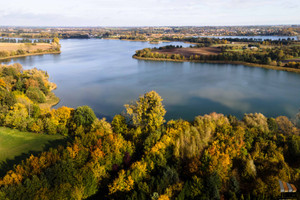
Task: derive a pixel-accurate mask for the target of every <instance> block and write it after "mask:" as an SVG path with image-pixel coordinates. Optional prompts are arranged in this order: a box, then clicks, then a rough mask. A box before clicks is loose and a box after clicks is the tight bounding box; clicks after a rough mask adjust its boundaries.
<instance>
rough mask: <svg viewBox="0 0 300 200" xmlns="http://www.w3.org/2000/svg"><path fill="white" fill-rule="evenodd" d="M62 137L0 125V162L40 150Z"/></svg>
mask: <svg viewBox="0 0 300 200" xmlns="http://www.w3.org/2000/svg"><path fill="white" fill-rule="evenodd" d="M62 139H64V136H62V135H46V134H39V133H29V132H21V131H18V130H15V129H10V128H5V127H0V162H3V161H5V160H7V159H10V160H11V159H14V158H15V157H16V156H21V155H22V154H27V153H29V152H32V151H34V152H41V151H43V150H44V148H45V147H46V146H47V145H49V144H50V142H53V141H55V140H62Z"/></svg>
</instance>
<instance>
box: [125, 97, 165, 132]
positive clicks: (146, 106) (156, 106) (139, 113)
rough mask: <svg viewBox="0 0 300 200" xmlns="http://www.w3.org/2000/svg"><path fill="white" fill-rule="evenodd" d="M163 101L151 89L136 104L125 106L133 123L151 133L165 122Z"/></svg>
mask: <svg viewBox="0 0 300 200" xmlns="http://www.w3.org/2000/svg"><path fill="white" fill-rule="evenodd" d="M162 101H163V99H162V98H161V97H160V96H159V94H158V93H156V92H155V91H151V92H148V93H146V94H144V95H143V96H140V97H139V100H138V101H136V104H135V105H128V104H126V105H125V108H126V111H127V114H128V115H129V116H131V119H132V123H133V125H135V126H136V127H141V128H142V130H143V132H146V133H149V132H152V131H155V130H157V129H158V128H159V127H160V126H161V125H162V124H163V123H164V122H165V120H164V116H165V114H166V110H165V109H164V106H163V105H162Z"/></svg>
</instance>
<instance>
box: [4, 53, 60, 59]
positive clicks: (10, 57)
mask: <svg viewBox="0 0 300 200" xmlns="http://www.w3.org/2000/svg"><path fill="white" fill-rule="evenodd" d="M60 53H61V51H53V52H40V53H28V54H23V55H16V56H8V57H4V58H0V61H3V60H7V59H12V58H21V57H26V56H37V55H45V54H60Z"/></svg>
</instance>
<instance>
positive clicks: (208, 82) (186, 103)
mask: <svg viewBox="0 0 300 200" xmlns="http://www.w3.org/2000/svg"><path fill="white" fill-rule="evenodd" d="M61 44H62V48H61V50H62V53H61V54H59V55H55V54H54V55H51V54H50V55H40V56H29V57H23V58H16V59H12V60H10V61H8V62H6V64H10V63H14V62H18V63H21V64H22V65H23V67H24V68H32V67H36V68H39V69H42V70H46V71H47V72H48V73H49V75H50V80H51V81H52V82H55V83H56V84H57V86H58V88H57V89H56V90H55V94H56V95H57V96H58V97H59V98H60V100H61V101H60V103H59V104H58V105H57V106H56V107H60V106H68V107H74V108H75V107H77V106H80V105H88V106H90V107H92V108H93V109H94V111H95V113H96V114H97V116H99V117H102V116H105V117H107V118H108V120H111V117H112V116H113V115H115V114H118V113H121V112H122V111H124V107H123V105H124V104H126V103H130V102H132V101H134V100H135V99H137V98H138V96H139V95H141V94H143V93H145V92H147V91H151V90H155V91H157V92H158V93H159V94H160V95H161V96H162V98H163V99H164V101H163V104H164V105H165V108H166V110H167V114H166V119H178V118H183V119H187V120H192V119H193V118H194V117H195V116H197V115H203V114H208V113H211V112H218V113H224V114H226V115H227V114H232V115H235V116H237V117H239V118H241V117H242V116H243V114H244V113H254V112H261V113H263V114H264V115H266V116H268V117H276V116H279V115H286V116H288V117H290V118H291V117H294V116H295V114H296V113H297V112H298V109H299V108H300V87H299V83H300V74H296V73H290V72H283V71H275V70H269V69H263V68H255V67H248V66H243V65H232V64H206V63H188V62H184V63H180V62H158V61H143V60H136V59H133V58H132V55H133V54H134V53H135V51H136V50H139V49H143V48H146V47H155V46H157V47H158V46H164V45H167V44H173V45H183V46H189V45H190V44H185V43H179V42H177V43H176V42H172V43H161V44H149V43H147V42H134V41H120V40H102V39H69V40H61Z"/></svg>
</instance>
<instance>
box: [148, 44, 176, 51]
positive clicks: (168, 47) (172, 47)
mask: <svg viewBox="0 0 300 200" xmlns="http://www.w3.org/2000/svg"><path fill="white" fill-rule="evenodd" d="M176 48H182V45H176V46H175V45H166V46H163V47H158V48H156V47H154V48H153V49H159V50H163V49H176Z"/></svg>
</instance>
